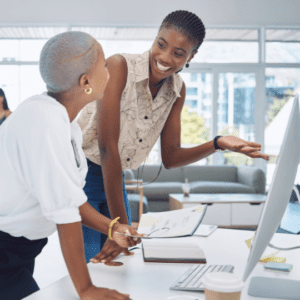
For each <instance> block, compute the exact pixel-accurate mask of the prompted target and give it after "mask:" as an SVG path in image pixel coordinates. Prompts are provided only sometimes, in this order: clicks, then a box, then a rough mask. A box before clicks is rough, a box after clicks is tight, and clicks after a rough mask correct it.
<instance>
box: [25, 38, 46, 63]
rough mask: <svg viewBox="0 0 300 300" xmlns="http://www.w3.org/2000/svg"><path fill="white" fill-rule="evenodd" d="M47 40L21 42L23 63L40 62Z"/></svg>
mask: <svg viewBox="0 0 300 300" xmlns="http://www.w3.org/2000/svg"><path fill="white" fill-rule="evenodd" d="M46 42H47V40H20V55H21V58H20V60H21V61H39V60H40V54H41V51H42V48H43V46H44V45H45V43H46Z"/></svg>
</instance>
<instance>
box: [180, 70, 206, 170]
mask: <svg viewBox="0 0 300 300" xmlns="http://www.w3.org/2000/svg"><path fill="white" fill-rule="evenodd" d="M181 77H182V79H183V81H184V83H185V85H186V89H187V91H188V90H190V91H193V93H186V100H185V105H184V107H183V111H182V114H181V146H182V147H183V148H189V147H195V146H197V145H200V144H203V143H206V142H208V141H209V137H210V126H211V118H212V111H211V107H212V75H211V74H210V73H187V72H184V73H181ZM209 159H210V158H207V159H203V160H200V161H198V162H196V163H195V164H196V165H203V164H208V163H209Z"/></svg>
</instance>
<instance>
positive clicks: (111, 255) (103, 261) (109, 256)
mask: <svg viewBox="0 0 300 300" xmlns="http://www.w3.org/2000/svg"><path fill="white" fill-rule="evenodd" d="M118 255H119V253H118V254H116V253H111V254H110V255H108V256H106V257H105V258H103V259H101V261H100V262H102V263H106V262H110V261H112V260H114V259H115V258H116V257H117V256H118Z"/></svg>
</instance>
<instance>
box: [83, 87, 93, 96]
mask: <svg viewBox="0 0 300 300" xmlns="http://www.w3.org/2000/svg"><path fill="white" fill-rule="evenodd" d="M84 91H85V92H86V93H87V94H88V95H89V94H91V93H92V91H93V89H92V88H89V89H88V90H87V89H85V90H84Z"/></svg>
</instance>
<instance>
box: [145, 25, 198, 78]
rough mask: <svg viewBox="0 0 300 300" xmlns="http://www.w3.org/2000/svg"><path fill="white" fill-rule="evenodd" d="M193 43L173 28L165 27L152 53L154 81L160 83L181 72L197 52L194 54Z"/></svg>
mask: <svg viewBox="0 0 300 300" xmlns="http://www.w3.org/2000/svg"><path fill="white" fill-rule="evenodd" d="M193 46H194V44H193V42H192V41H191V40H189V39H188V37H187V36H186V35H185V34H184V33H181V32H179V31H177V30H175V29H174V28H172V27H169V28H165V27H163V28H162V29H161V30H160V31H159V32H158V35H157V37H156V39H155V41H154V43H153V45H152V48H151V51H150V66H151V74H150V77H152V80H153V81H159V80H162V79H164V78H167V77H169V76H170V75H172V74H174V73H175V72H177V71H180V70H181V69H182V68H183V67H184V65H185V64H186V63H187V62H190V60H191V59H192V58H193V57H194V55H195V54H196V53H197V51H194V52H192V50H193Z"/></svg>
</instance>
